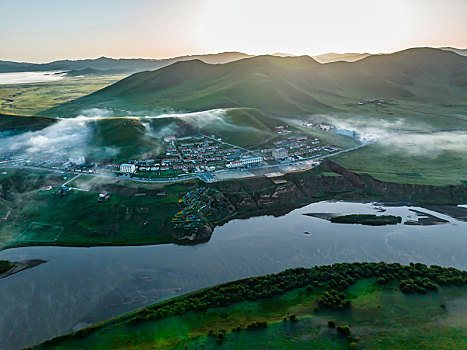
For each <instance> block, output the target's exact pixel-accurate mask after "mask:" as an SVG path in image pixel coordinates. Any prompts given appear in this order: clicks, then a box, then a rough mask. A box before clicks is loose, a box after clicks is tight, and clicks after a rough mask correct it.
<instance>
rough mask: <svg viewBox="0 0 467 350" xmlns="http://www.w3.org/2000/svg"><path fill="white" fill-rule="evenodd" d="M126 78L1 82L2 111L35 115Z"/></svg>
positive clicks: (0, 105)
mask: <svg viewBox="0 0 467 350" xmlns="http://www.w3.org/2000/svg"><path fill="white" fill-rule="evenodd" d="M124 77H125V75H106V76H87V77H76V78H64V79H62V80H57V81H52V82H43V83H28V84H10V85H2V88H1V89H0V111H2V112H6V113H17V114H26V115H31V114H36V113H38V112H40V111H44V110H47V109H50V108H52V107H54V106H56V105H59V104H61V103H65V102H68V101H70V100H74V99H77V98H79V97H82V96H84V95H87V94H90V93H92V92H94V91H96V90H99V89H102V88H104V87H106V86H107V85H109V84H112V83H114V82H116V81H118V80H120V79H122V78H124Z"/></svg>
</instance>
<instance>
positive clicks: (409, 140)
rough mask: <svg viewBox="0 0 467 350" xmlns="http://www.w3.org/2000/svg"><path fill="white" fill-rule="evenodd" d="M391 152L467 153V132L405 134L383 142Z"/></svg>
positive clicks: (418, 154) (435, 155) (421, 154)
mask: <svg viewBox="0 0 467 350" xmlns="http://www.w3.org/2000/svg"><path fill="white" fill-rule="evenodd" d="M381 145H382V146H384V147H385V148H386V150H387V152H389V153H400V152H402V153H410V154H411V155H415V156H424V157H428V158H436V157H438V156H439V155H441V153H443V152H446V151H451V152H462V153H467V133H465V132H464V133H462V132H438V133H430V134H405V135H399V136H396V137H390V138H388V139H385V140H383V141H382V142H381Z"/></svg>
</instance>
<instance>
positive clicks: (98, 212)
mask: <svg viewBox="0 0 467 350" xmlns="http://www.w3.org/2000/svg"><path fill="white" fill-rule="evenodd" d="M64 181H65V179H63V175H59V174H55V173H49V172H41V171H30V170H12V169H8V174H7V175H0V189H1V190H2V192H0V195H1V196H2V197H3V196H4V200H2V202H3V203H2V204H3V206H4V209H3V210H2V212H4V211H5V210H10V211H11V214H10V216H9V218H8V220H6V221H4V222H3V221H2V222H0V242H1V245H2V246H3V247H5V246H8V245H33V244H39V243H41V244H56V245H122V244H123V245H128V244H131V245H134V244H148V243H167V242H173V241H175V240H177V237H174V236H172V235H173V234H174V233H173V232H172V231H171V230H170V228H168V227H167V224H168V223H169V222H170V220H171V218H172V216H173V215H174V214H175V213H177V212H178V211H179V210H181V209H182V208H183V204H181V203H179V201H178V200H179V199H180V198H181V197H182V196H183V195H184V194H185V193H186V192H187V191H188V190H190V189H191V188H193V186H195V187H196V186H197V184H196V183H194V182H188V183H183V184H174V185H157V184H141V185H137V184H134V183H131V182H128V183H126V182H123V183H120V184H115V180H106V179H99V178H93V177H85V178H83V177H82V178H79V179H76V180H74V181H73V182H72V183H70V185H72V186H76V187H78V188H83V189H89V190H90V191H89V192H86V191H76V190H72V191H69V192H66V193H65V194H64V195H63V196H61V195H58V194H57V189H58V187H59V186H60V185H61V183H63V182H64ZM46 185H51V186H54V189H52V190H50V191H44V192H40V191H38V189H39V188H40V187H41V186H46ZM102 190H107V191H110V192H111V193H112V197H111V200H109V201H107V202H98V201H97V198H98V193H100V191H102ZM4 191H7V192H4ZM136 193H145V194H146V196H144V197H139V196H135V194H136ZM161 193H162V194H163V195H160V194H161Z"/></svg>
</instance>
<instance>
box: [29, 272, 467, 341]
mask: <svg viewBox="0 0 467 350" xmlns="http://www.w3.org/2000/svg"><path fill="white" fill-rule="evenodd" d="M339 265H341V264H336V265H334V266H336V268H335V269H336V270H335V271H338V270H339V269H340V267H338V266H339ZM344 265H348V266H353V265H354V266H355V265H361V266H363V265H365V263H363V264H344ZM373 265H376V266H379V267H380V268H381V267H382V266H384V264H383V263H379V264H373ZM395 265H397V264H395ZM386 266H387V265H386ZM330 269H331V270H332V269H334V268H333V267H331V268H330ZM403 269H404V270H406V271H408V270H411V271H412V272H413V273H415V274H418V275H422V276H423V275H425V274H427V276H428V275H430V274H431V273H432V272H428V271H430V270H432V271H435V269H437V268H434V269H433V268H432V269H428V270H426V267H425V268H421V269H419V267H417V265H415V267H413V266H412V267H405V268H403ZM298 271H300V269H298ZM303 271H305V270H303ZM321 271H323V272H321V273H322V274H323V275H322V276H325V274H326V273H325V272H324V271H326V270H323V269H321ZM394 271H395V270H394ZM417 271H418V272H417ZM437 271H440V270H437ZM412 272H410V273H412ZM452 272H453V270H451V271H449V270H448V269H444V272H443V273H447V274H450V273H452ZM294 273H295V272H294V270H287V271H285V272H283V273H281V274H285V275H291V276H292V275H293V274H294ZM377 274H378V273H377ZM461 274H462V273H461ZM464 275H465V273H464ZM274 276H275V275H272V276H270V277H268V276H263V277H260V278H259V279H260V280H261V279H265V280H268V279H271V278H275V277H274ZM321 278H326V277H321ZM380 279H381V277H378V278H376V276H368V277H357V280H356V281H353V282H351V285H350V286H347V287H346V286H343V287H342V292H341V294H343V296H345V298H346V300H348V301H349V303H350V306H349V307H348V308H344V309H333V308H332V307H327V306H323V303H322V296H323V295H324V294H326V293H325V291H326V290H327V288H329V286H328V287H326V285H327V283H324V282H321V283H320V284H319V285H318V286H316V287H315V286H314V284H315V283H313V287H311V286H307V287H306V288H304V287H298V288H293V287H292V289H288V291H286V292H282V293H281V292H275V293H273V294H276V295H273V296H266V297H264V296H263V297H261V296H260V297H259V298H258V299H255V300H249V301H239V302H230V301H227V302H226V303H227V304H228V305H227V306H223V307H209V306H208V307H207V308H205V309H203V311H189V309H188V310H184V309H181V311H180V313H181V314H178V315H171V316H166V317H164V316H160V317H159V319H157V320H151V318H149V319H142V321H139V322H134V321H133V320H134V319H135V317H137V316H136V315H138V314H148V315H151V309H153V310H157V309H158V308H157V306H158V305H159V304H156V305H154V306H151V307H148V308H147V309H142V310H139V311H137V312H135V313H131V314H128V315H124V316H121V317H117V318H115V319H112V320H109V321H105V322H102V323H100V324H97V325H95V326H92V327H90V328H88V329H84V330H82V331H78V332H75V333H72V334H69V335H65V336H62V337H58V338H55V339H53V340H51V341H48V342H45V343H44V344H43V345H39V346H37V347H35V348H37V349H45V348H47V349H70V348H73V349H169V348H170V349H218V348H223V349H255V348H257V349H310V348H311V349H395V348H396V349H427V348H433V349H435V348H436V349H461V348H465V347H466V346H467V339H466V338H465V334H466V331H467V322H466V321H467V316H466V315H467V312H466V311H467V299H466V292H467V287H466V286H465V284H464V285H462V283H460V284H458V285H457V286H456V285H449V284H448V285H444V286H440V285H438V286H436V290H434V291H424V292H422V293H403V292H402V291H401V290H400V289H399V282H398V281H397V278H396V280H393V281H389V282H388V281H386V282H383V283H382V282H380ZM250 280H252V279H247V280H242V281H237V282H233V283H230V284H226V285H221V286H219V287H214V288H208V289H205V290H202V291H199V292H195V293H192V294H188V295H187V296H186V297H183V296H182V297H178V298H175V299H174V301H173V302H171V301H167V302H162V303H161V304H160V305H161V306H160V307H163V306H164V305H169V304H170V303H172V304H174V303H177V302H178V303H181V304H184V305H189V303H187V302H188V300H189V298H192V299H193V298H200V296H201V295H203V294H207V295H212V296H213V298H215V295H216V293H215V292H214V289H216V290H219V292H221V293H224V289H225V293H229V292H227V290H230V289H228V288H229V287H228V286H231V285H239V286H240V288H247V289H248V288H249V287H248V286H249V285H251V283H250ZM289 281H290V283H292V284H293V283H295V282H293V281H294V279H293V278H292V277H289ZM297 283H298V284H300V282H297ZM329 283H331V284H332V283H333V282H332V279H331V280H330V282H329ZM281 285H282V284H281ZM264 288H265V289H267V286H266V285H265V287H264ZM275 288H277V287H275ZM227 295H228V294H227ZM185 300H186V301H187V302H184V301H185ZM194 300H195V299H194ZM196 300H197V299H196ZM227 300H229V299H228V296H227ZM213 303H215V302H214V301H213ZM224 303H225V302H224ZM258 325H260V326H258ZM346 328H348V329H347V330H346Z"/></svg>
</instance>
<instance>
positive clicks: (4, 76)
mask: <svg viewBox="0 0 467 350" xmlns="http://www.w3.org/2000/svg"><path fill="white" fill-rule="evenodd" d="M64 74H65V73H64V72H62V71H48V72H15V73H0V85H2V84H3V85H4V84H26V83H42V82H47V81H55V80H60V79H63V78H64Z"/></svg>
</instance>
